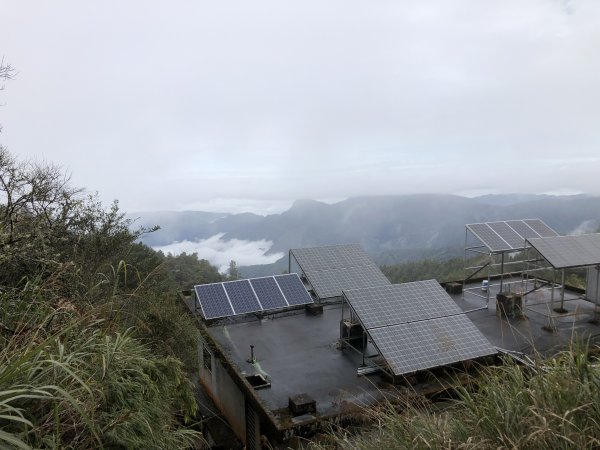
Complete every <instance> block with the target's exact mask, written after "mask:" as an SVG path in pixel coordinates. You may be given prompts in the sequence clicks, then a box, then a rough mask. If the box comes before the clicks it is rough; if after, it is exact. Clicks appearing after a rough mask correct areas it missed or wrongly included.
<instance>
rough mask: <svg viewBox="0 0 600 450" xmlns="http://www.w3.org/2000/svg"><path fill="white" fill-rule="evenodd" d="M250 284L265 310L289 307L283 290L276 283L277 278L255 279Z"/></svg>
mask: <svg viewBox="0 0 600 450" xmlns="http://www.w3.org/2000/svg"><path fill="white" fill-rule="evenodd" d="M250 284H252V287H253V288H254V292H255V293H256V295H257V296H258V299H259V300H260V304H261V305H262V307H263V309H275V308H285V307H286V306H289V305H288V303H287V302H286V301H285V297H284V296H283V294H282V293H281V289H279V286H278V285H277V283H276V282H275V278H273V277H266V278H253V279H251V280H250Z"/></svg>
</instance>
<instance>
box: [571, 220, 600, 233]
mask: <svg viewBox="0 0 600 450" xmlns="http://www.w3.org/2000/svg"><path fill="white" fill-rule="evenodd" d="M596 230H598V221H597V220H584V221H583V222H581V223H580V224H579V225H577V227H575V228H574V229H573V230H572V231H571V232H570V233H569V234H571V235H575V236H579V235H580V234H588V233H595V232H596Z"/></svg>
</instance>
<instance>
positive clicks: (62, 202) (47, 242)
mask: <svg viewBox="0 0 600 450" xmlns="http://www.w3.org/2000/svg"><path fill="white" fill-rule="evenodd" d="M146 231H147V230H138V231H131V223H130V222H128V221H127V220H126V219H124V216H123V214H122V213H120V212H119V209H118V205H117V203H116V202H115V203H114V204H113V205H112V206H111V207H110V208H109V209H105V208H104V207H103V206H102V205H101V204H100V202H99V201H98V200H97V199H96V198H95V197H93V196H92V197H90V196H87V197H86V196H84V195H82V193H81V191H80V190H78V189H74V188H72V187H71V186H70V184H69V181H68V179H67V178H65V177H64V175H62V172H61V170H60V169H59V168H57V167H54V166H49V165H39V164H34V163H29V162H20V161H18V160H16V159H15V158H13V157H12V155H10V153H9V152H8V151H7V150H6V149H5V148H3V147H2V146H0V449H4V448H11V449H12V448H104V447H107V448H113V449H120V448H144V449H154V448H156V449H158V448H189V447H193V446H195V445H196V444H197V442H198V440H199V433H198V432H197V431H195V430H193V429H192V428H193V427H191V425H193V423H194V420H195V418H194V415H195V413H196V410H197V405H196V402H195V397H194V390H193V386H192V384H191V383H190V381H189V379H190V375H192V374H193V372H194V371H195V370H196V367H195V355H196V348H195V346H196V342H197V334H198V331H197V329H196V328H195V326H194V324H193V322H192V319H191V318H190V317H189V315H188V314H186V312H185V311H183V310H182V309H181V304H180V303H179V302H178V301H177V299H176V297H175V295H174V292H175V291H176V289H177V288H178V287H181V286H183V285H187V284H189V283H191V282H203V281H205V280H206V281H208V280H212V279H214V278H218V277H220V276H219V274H218V272H217V270H216V269H215V268H214V267H212V266H210V264H208V262H207V261H202V260H199V259H198V257H197V255H182V256H181V257H170V256H169V257H166V256H164V255H162V254H161V253H157V252H155V251H153V250H152V249H150V248H148V247H146V246H144V245H142V244H137V243H135V240H136V238H138V237H139V236H140V234H141V233H143V232H146ZM126 261H127V262H126ZM216 281H218V280H216ZM174 330H177V332H176V333H174Z"/></svg>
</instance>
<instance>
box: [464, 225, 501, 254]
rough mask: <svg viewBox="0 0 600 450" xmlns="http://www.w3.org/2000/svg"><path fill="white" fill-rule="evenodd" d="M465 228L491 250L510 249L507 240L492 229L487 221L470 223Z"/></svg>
mask: <svg viewBox="0 0 600 450" xmlns="http://www.w3.org/2000/svg"><path fill="white" fill-rule="evenodd" d="M467 228H469V229H470V230H471V232H472V233H473V234H474V235H475V236H477V238H478V239H479V240H480V241H481V242H483V244H484V245H485V246H486V247H487V248H489V249H490V250H491V251H493V252H498V251H506V250H512V247H511V246H510V244H509V243H508V242H506V241H505V240H504V239H502V238H501V237H500V236H499V235H498V233H496V232H495V231H494V230H492V229H491V228H490V227H489V226H488V224H487V223H472V224H469V225H467Z"/></svg>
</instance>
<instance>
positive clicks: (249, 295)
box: [194, 273, 313, 319]
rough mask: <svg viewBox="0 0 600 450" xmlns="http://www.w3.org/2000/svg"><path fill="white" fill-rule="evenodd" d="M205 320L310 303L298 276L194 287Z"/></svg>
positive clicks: (309, 297) (310, 300)
mask: <svg viewBox="0 0 600 450" xmlns="http://www.w3.org/2000/svg"><path fill="white" fill-rule="evenodd" d="M194 290H195V291H196V298H197V299H198V302H199V303H200V308H201V310H202V315H203V316H204V318H205V319H217V318H221V317H229V316H235V315H238V314H246V313H252V312H258V311H267V310H271V309H280V308H287V307H289V306H296V305H304V304H307V303H312V302H313V300H312V298H311V296H310V295H309V293H308V292H307V291H306V289H305V288H304V284H302V281H301V280H300V278H299V277H298V275H297V274H295V273H292V274H286V275H276V276H274V277H261V278H251V279H248V280H239V281H226V282H224V283H211V284H200V285H196V286H194Z"/></svg>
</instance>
